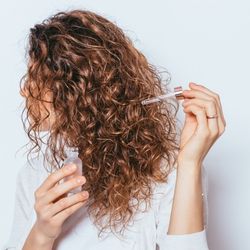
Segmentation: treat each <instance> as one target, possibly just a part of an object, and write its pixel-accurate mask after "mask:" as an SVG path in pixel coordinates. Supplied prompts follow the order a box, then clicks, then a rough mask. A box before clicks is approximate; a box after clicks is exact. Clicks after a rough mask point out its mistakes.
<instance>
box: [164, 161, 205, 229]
mask: <svg viewBox="0 0 250 250" xmlns="http://www.w3.org/2000/svg"><path fill="white" fill-rule="evenodd" d="M186 165H187V164H185V166H184V165H183V163H181V164H179V165H178V168H177V178H176V188H175V193H174V200H173V207H172V212H171V217H170V223H169V228H168V232H167V233H168V234H187V233H195V232H198V231H202V230H203V229H204V221H203V196H202V181H201V167H200V166H195V164H193V165H189V166H186Z"/></svg>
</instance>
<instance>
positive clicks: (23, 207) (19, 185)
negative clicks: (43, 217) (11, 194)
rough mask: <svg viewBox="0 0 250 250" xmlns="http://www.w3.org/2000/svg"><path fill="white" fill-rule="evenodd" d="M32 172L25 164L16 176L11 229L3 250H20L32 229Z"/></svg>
mask: <svg viewBox="0 0 250 250" xmlns="http://www.w3.org/2000/svg"><path fill="white" fill-rule="evenodd" d="M34 171H35V170H34V169H32V166H30V165H28V164H27V163H26V164H25V165H23V166H22V167H21V168H20V169H19V172H18V174H17V178H16V189H15V205H14V215H13V220H12V228H11V231H10V237H9V239H8V241H7V242H6V244H5V246H4V248H3V250H10V249H12V250H14V249H15V250H21V249H22V247H23V244H24V242H25V240H26V238H27V236H28V234H29V232H30V230H31V228H32V220H31V218H32V216H31V215H32V212H33V211H32V210H33V204H34V195H33V191H34V183H35V182H36V176H35V175H34V173H35V172H34Z"/></svg>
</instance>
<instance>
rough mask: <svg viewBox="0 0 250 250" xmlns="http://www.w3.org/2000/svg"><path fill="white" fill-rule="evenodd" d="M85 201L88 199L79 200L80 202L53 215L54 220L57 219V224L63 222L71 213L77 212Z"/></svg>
mask: <svg viewBox="0 0 250 250" xmlns="http://www.w3.org/2000/svg"><path fill="white" fill-rule="evenodd" d="M85 203H86V201H81V202H78V203H76V204H74V205H73V206H71V207H68V208H66V209H64V210H63V211H61V212H59V213H58V214H56V215H55V216H54V217H53V220H55V221H56V222H57V224H62V223H63V222H64V221H65V220H66V219H67V218H68V217H69V216H70V215H72V214H73V213H75V212H76V211H77V210H78V209H79V208H81V207H82V206H83V205H84V204H85Z"/></svg>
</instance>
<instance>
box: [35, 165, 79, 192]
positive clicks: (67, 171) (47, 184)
mask: <svg viewBox="0 0 250 250" xmlns="http://www.w3.org/2000/svg"><path fill="white" fill-rule="evenodd" d="M76 169H77V166H76V165H75V164H65V165H64V166H63V167H62V168H61V169H59V170H57V171H55V172H54V173H52V174H50V175H49V177H48V178H46V179H45V181H44V182H43V183H42V184H41V186H40V187H39V188H38V189H37V190H36V193H37V194H41V195H43V194H45V193H47V192H48V190H50V189H51V188H52V187H54V186H55V185H57V184H58V182H59V181H60V180H61V179H63V178H64V177H66V176H68V175H71V174H72V173H74V172H75V171H76Z"/></svg>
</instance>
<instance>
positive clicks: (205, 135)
mask: <svg viewBox="0 0 250 250" xmlns="http://www.w3.org/2000/svg"><path fill="white" fill-rule="evenodd" d="M189 86H190V88H191V90H184V91H183V96H184V98H185V100H184V101H183V104H182V105H183V107H184V110H183V111H184V112H185V113H186V117H185V123H184V127H183V129H182V133H181V140H180V150H179V154H178V162H179V163H180V162H182V163H184V164H185V163H192V164H193V163H195V165H197V164H198V165H199V166H200V165H201V163H202V161H203V159H204V158H205V156H206V154H207V153H208V151H209V149H210V148H211V146H212V145H213V144H214V142H215V141H216V140H217V139H218V138H219V137H220V135H221V134H222V133H223V132H224V130H225V127H226V121H225V119H224V115H223V112H222V106H221V102H220V98H219V95H218V94H216V93H214V92H212V91H211V90H209V89H207V88H206V87H204V86H202V85H195V84H194V83H190V84H189ZM213 115H218V117H217V118H213V119H208V118H207V116H213Z"/></svg>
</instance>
